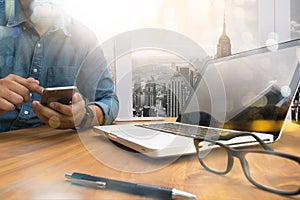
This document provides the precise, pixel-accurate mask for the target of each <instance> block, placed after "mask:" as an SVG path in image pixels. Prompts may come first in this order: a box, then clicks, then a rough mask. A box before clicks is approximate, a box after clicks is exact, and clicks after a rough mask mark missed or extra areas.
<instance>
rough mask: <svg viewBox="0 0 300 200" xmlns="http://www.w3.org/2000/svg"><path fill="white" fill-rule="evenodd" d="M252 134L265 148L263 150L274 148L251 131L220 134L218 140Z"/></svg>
mask: <svg viewBox="0 0 300 200" xmlns="http://www.w3.org/2000/svg"><path fill="white" fill-rule="evenodd" d="M247 135H248V136H252V137H254V138H255V140H256V141H257V142H259V144H260V145H261V146H262V147H263V148H264V149H265V150H269V151H274V149H273V148H272V147H270V146H269V145H267V144H266V143H265V142H264V141H263V140H261V139H260V138H259V137H258V136H257V135H255V134H253V133H250V132H249V133H229V134H227V135H224V136H222V135H221V136H220V138H219V140H230V139H232V138H235V137H241V136H247Z"/></svg>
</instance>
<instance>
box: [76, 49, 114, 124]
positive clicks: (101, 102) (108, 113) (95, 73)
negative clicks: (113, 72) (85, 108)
mask: <svg viewBox="0 0 300 200" xmlns="http://www.w3.org/2000/svg"><path fill="white" fill-rule="evenodd" d="M76 85H77V88H78V89H79V92H80V93H81V94H82V95H83V96H84V97H85V98H87V99H88V100H89V104H94V105H97V106H99V107H100V108H101V109H102V111H103V114H104V124H105V125H107V124H111V123H112V122H113V121H114V120H115V118H116V117H117V115H118V111H119V100H118V97H117V95H116V94H115V91H114V89H115V87H114V82H113V80H112V79H111V76H110V74H109V71H108V68H107V64H106V60H105V58H104V54H103V52H102V49H101V47H100V46H99V47H97V48H95V49H94V50H93V51H92V52H91V53H90V54H89V55H88V56H87V58H86V59H85V61H84V62H83V63H82V66H81V68H80V70H79V73H78V75H77V79H76Z"/></svg>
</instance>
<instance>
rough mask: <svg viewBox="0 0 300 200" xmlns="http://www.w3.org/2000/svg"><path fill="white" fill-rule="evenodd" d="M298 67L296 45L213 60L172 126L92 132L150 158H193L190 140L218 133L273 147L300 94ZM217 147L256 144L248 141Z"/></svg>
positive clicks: (237, 140)
mask: <svg viewBox="0 0 300 200" xmlns="http://www.w3.org/2000/svg"><path fill="white" fill-rule="evenodd" d="M299 63H300V40H299V39H297V40H292V41H288V42H284V43H279V44H278V45H275V46H266V47H262V48H258V49H254V50H250V51H245V52H242V53H238V54H234V55H231V56H228V57H224V58H220V59H212V60H210V61H208V62H207V63H206V65H205V67H204V70H203V71H202V72H201V78H199V80H198V81H197V83H196V84H195V86H194V87H193V89H194V91H193V92H191V95H190V96H189V98H188V100H187V103H186V104H185V106H184V107H183V109H182V111H181V114H180V115H179V116H178V117H177V119H176V122H157V121H156V122H149V123H142V124H122V125H107V126H95V127H94V131H96V132H97V133H99V134H105V136H106V137H107V138H109V139H110V140H112V141H115V142H117V143H119V144H121V145H124V146H126V147H129V148H130V149H133V150H135V151H137V152H140V153H142V154H145V155H147V156H150V157H154V158H156V157H169V156H180V155H185V154H192V153H195V147H194V144H193V137H195V136H197V135H199V134H204V137H205V134H206V135H207V134H209V133H210V132H216V131H217V132H218V133H219V134H223V133H226V132H241V133H244V132H245V133H246V132H247V133H248V132H251V133H253V134H256V135H257V136H258V137H260V138H261V139H262V140H264V141H265V142H267V143H271V142H275V141H277V140H278V139H279V138H280V136H281V134H282V130H283V127H284V124H285V121H286V118H287V117H288V113H289V112H288V111H289V109H290V106H291V103H292V101H293V98H294V96H295V94H296V91H297V89H298V84H299V79H300V64H299ZM170 128H171V129H170ZM166 129H167V130H166ZM182 130H183V131H182ZM203 130H204V132H203ZM199 131H200V132H199ZM220 142H223V143H225V144H228V145H233V146H245V145H253V144H257V142H256V141H255V140H254V138H252V137H249V136H242V137H236V138H233V139H230V140H221V141H220Z"/></svg>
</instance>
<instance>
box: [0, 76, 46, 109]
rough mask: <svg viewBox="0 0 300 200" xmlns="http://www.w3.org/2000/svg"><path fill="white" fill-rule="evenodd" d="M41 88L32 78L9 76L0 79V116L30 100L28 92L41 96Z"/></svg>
mask: <svg viewBox="0 0 300 200" xmlns="http://www.w3.org/2000/svg"><path fill="white" fill-rule="evenodd" d="M42 91H43V87H41V86H40V85H39V81H37V80H35V79H33V78H23V77H20V76H18V75H15V74H10V75H8V76H6V77H5V78H2V79H0V114H3V113H5V112H8V111H13V110H14V109H15V108H16V107H17V106H20V105H21V104H22V103H23V102H28V101H29V100H30V92H35V93H38V94H42Z"/></svg>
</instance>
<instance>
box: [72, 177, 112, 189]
mask: <svg viewBox="0 0 300 200" xmlns="http://www.w3.org/2000/svg"><path fill="white" fill-rule="evenodd" d="M66 178H67V179H68V181H70V182H71V183H75V184H79V185H86V186H92V187H96V188H101V189H105V188H106V183H105V182H102V181H88V180H84V179H76V178H72V177H70V176H68V175H66Z"/></svg>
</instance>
